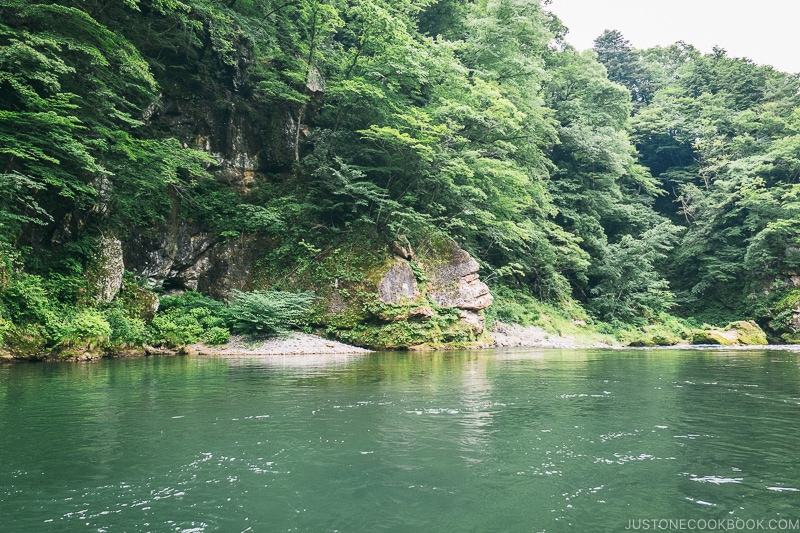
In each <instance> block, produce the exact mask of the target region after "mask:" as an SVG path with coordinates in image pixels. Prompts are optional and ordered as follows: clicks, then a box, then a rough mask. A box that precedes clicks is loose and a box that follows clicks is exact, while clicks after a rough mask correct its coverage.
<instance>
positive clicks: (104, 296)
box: [95, 235, 125, 303]
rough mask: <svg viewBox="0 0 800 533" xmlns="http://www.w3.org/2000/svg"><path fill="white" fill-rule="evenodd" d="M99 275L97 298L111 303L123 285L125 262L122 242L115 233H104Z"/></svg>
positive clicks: (100, 249)
mask: <svg viewBox="0 0 800 533" xmlns="http://www.w3.org/2000/svg"><path fill="white" fill-rule="evenodd" d="M98 256H99V257H98V261H99V267H98V277H97V293H96V294H95V299H96V300H97V301H98V302H100V303H109V302H110V301H111V300H113V299H114V297H116V295H117V293H118V292H119V289H120V287H122V276H123V275H124V274H125V262H124V260H123V257H122V242H121V241H120V240H119V239H117V238H116V237H114V236H113V235H102V236H101V237H100V244H99V250H98Z"/></svg>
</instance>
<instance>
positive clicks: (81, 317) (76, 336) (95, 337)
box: [60, 309, 111, 348]
mask: <svg viewBox="0 0 800 533" xmlns="http://www.w3.org/2000/svg"><path fill="white" fill-rule="evenodd" d="M110 338H111V325H110V324H109V323H108V321H107V320H106V319H105V318H104V317H103V315H102V314H100V312H99V311H97V310H96V309H82V310H80V311H78V313H77V314H75V316H74V317H72V319H71V320H69V321H67V322H66V323H65V324H64V326H63V328H62V333H61V341H60V344H63V345H66V346H73V345H76V344H86V345H87V346H88V347H89V348H91V347H92V346H99V345H104V344H107V343H108V342H109V340H110Z"/></svg>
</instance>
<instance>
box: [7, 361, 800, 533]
mask: <svg viewBox="0 0 800 533" xmlns="http://www.w3.org/2000/svg"><path fill="white" fill-rule="evenodd" d="M0 454H2V455H1V456H0V457H2V461H0V524H1V525H0V530H2V531H4V532H41V531H58V532H62V531H96V532H123V531H124V532H140V531H141V532H144V531H165V532H166V531H175V532H210V531H221V532H238V531H253V532H262V531H312V532H324V531H329V532H335V531H340V532H377V531H392V532H395V531H397V532H404V531H408V532H422V531H427V532H445V531H453V532H462V531H463V532H470V531H474V532H488V531H497V532H516V531H520V532H539V531H547V532H550V531H553V532H557V531H578V532H583V531H587V532H588V531H592V532H594V531H597V532H604V531H609V532H610V531H615V532H616V531H626V530H641V529H643V528H644V527H645V526H647V527H648V528H650V529H651V530H673V529H670V528H667V529H665V528H664V527H666V526H670V524H671V526H675V527H680V524H681V523H682V524H683V525H684V526H685V527H684V528H682V529H681V530H690V529H688V526H692V525H693V527H696V528H699V526H701V525H702V526H705V529H706V530H708V529H711V528H710V527H709V526H710V525H714V526H715V529H719V527H718V526H719V525H720V524H722V525H723V526H728V525H733V526H735V525H736V524H737V521H740V522H738V524H739V525H747V524H748V521H749V524H750V525H757V524H758V523H761V524H763V525H764V527H767V525H773V526H775V527H776V528H778V527H779V526H786V527H781V528H780V529H785V530H797V531H800V355H798V354H797V353H794V352H790V351H782V350H723V349H716V350H711V349H707V350H698V349H694V350H689V349H686V350H683V349H669V350H657V349H656V350H633V349H629V350H541V349H516V350H505V351H501V350H497V351H483V352H474V351H473V352H449V353H448V352H438V353H437V352H434V353H376V354H369V355H362V356H295V357H289V356H287V357H281V356H270V357H230V356H229V357H169V358H143V359H118V360H104V361H99V362H93V363H65V364H19V365H4V366H1V367H0ZM670 520H671V521H672V522H668V521H670ZM681 520H682V521H683V522H679V521H681ZM654 521H655V522H654ZM658 521H660V522H658ZM692 521H694V522H692ZM759 521H760V522H759ZM661 526H664V527H661ZM795 526H796V529H795ZM697 530H700V529H697Z"/></svg>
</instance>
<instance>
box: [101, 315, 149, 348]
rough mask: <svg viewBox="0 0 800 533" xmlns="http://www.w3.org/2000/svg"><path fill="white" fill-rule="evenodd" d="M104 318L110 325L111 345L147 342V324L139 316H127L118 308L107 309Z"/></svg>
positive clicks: (134, 344) (132, 344)
mask: <svg viewBox="0 0 800 533" xmlns="http://www.w3.org/2000/svg"><path fill="white" fill-rule="evenodd" d="M105 318H106V320H107V321H108V324H109V325H110V326H111V344H112V345H113V346H138V345H141V344H144V343H145V342H147V340H148V334H147V325H145V323H144V320H142V319H141V318H135V317H131V316H128V315H127V314H126V313H125V311H123V310H122V309H119V308H113V309H109V310H107V311H106V312H105Z"/></svg>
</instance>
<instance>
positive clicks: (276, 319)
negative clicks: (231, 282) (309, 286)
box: [228, 290, 314, 337]
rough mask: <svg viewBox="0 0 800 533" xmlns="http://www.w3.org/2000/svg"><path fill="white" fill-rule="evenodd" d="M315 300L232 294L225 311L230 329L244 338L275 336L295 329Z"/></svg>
mask: <svg viewBox="0 0 800 533" xmlns="http://www.w3.org/2000/svg"><path fill="white" fill-rule="evenodd" d="M313 301H314V293H313V292H311V291H305V292H297V293H292V292H283V291H253V292H241V291H237V290H234V291H231V301H230V307H229V310H228V313H229V318H230V319H229V322H232V326H233V330H234V331H235V332H237V333H242V334H244V335H246V336H251V337H252V336H261V335H267V336H269V335H278V334H281V333H284V332H286V331H287V330H288V328H289V326H297V325H298V324H299V323H300V321H301V319H302V317H303V315H304V314H305V313H306V312H307V311H308V309H309V307H311V304H312V303H313Z"/></svg>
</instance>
